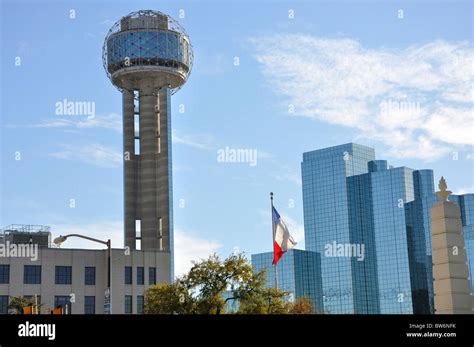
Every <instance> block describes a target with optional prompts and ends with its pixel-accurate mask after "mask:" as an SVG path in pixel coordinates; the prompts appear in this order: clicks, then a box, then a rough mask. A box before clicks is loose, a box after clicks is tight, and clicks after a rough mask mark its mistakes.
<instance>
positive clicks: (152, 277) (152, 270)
mask: <svg viewBox="0 0 474 347" xmlns="http://www.w3.org/2000/svg"><path fill="white" fill-rule="evenodd" d="M148 284H150V285H152V284H156V267H149V268H148Z"/></svg>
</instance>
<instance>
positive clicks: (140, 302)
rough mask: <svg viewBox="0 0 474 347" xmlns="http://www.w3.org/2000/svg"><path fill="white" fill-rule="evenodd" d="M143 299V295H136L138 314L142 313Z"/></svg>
mask: <svg viewBox="0 0 474 347" xmlns="http://www.w3.org/2000/svg"><path fill="white" fill-rule="evenodd" d="M144 300H145V297H144V296H143V295H138V296H137V313H138V314H143V302H144Z"/></svg>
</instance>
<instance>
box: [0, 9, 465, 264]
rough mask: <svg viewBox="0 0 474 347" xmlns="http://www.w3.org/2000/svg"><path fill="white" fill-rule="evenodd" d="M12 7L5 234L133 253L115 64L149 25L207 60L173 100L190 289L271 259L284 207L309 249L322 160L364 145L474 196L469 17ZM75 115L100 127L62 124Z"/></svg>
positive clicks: (4, 127) (6, 14)
mask: <svg viewBox="0 0 474 347" xmlns="http://www.w3.org/2000/svg"><path fill="white" fill-rule="evenodd" d="M1 3H2V7H1V30H2V33H1V47H2V49H1V72H2V73H1V75H2V79H1V94H0V95H1V150H0V151H1V178H0V179H1V201H0V203H1V215H0V224H1V225H2V226H5V225H7V224H11V223H25V224H47V225H51V226H52V231H53V234H54V235H58V234H64V233H70V232H81V233H85V234H88V235H95V236H97V237H104V238H106V237H111V238H112V239H113V242H114V246H116V247H118V246H122V242H123V241H122V199H123V195H122V167H121V133H120V131H121V130H120V128H121V125H120V124H121V123H120V122H121V118H120V117H121V116H120V113H121V96H120V93H119V92H118V91H117V90H116V89H115V88H114V87H113V86H112V84H111V83H110V81H109V80H108V79H107V77H106V75H105V72H104V70H103V67H102V57H101V54H102V53H101V50H102V44H103V40H104V37H105V35H106V33H107V31H108V29H109V28H110V27H111V26H112V24H113V23H114V22H115V21H116V20H118V19H119V18H120V17H122V16H124V15H126V14H128V13H129V12H131V11H135V10H139V9H154V10H159V11H162V12H164V13H167V14H169V15H171V16H172V17H173V18H175V19H176V20H178V21H179V22H180V23H181V24H182V25H183V27H184V28H185V29H186V30H187V32H188V34H189V36H190V38H191V42H192V44H193V46H194V55H195V60H194V68H193V71H192V74H191V76H190V78H189V80H188V82H187V83H186V85H184V87H183V88H182V89H181V90H180V91H179V92H178V93H177V94H175V95H174V96H173V97H172V114H173V135H174V146H173V181H174V182H173V183H174V224H175V233H176V236H175V238H176V243H177V245H176V247H177V249H176V252H177V259H176V264H177V270H178V272H180V271H182V270H183V269H185V268H186V266H187V264H188V263H189V260H190V259H196V258H200V257H204V256H206V255H207V254H209V253H212V252H214V251H216V252H218V253H220V254H222V255H227V254H229V253H231V252H233V251H236V250H240V251H245V252H246V253H247V254H251V253H256V252H263V251H268V250H270V249H271V239H270V238H271V234H270V233H271V225H270V211H269V192H270V191H273V192H274V193H275V204H276V207H277V208H278V210H279V211H280V213H281V215H282V216H283V218H284V219H285V220H286V222H287V224H288V225H289V227H290V231H292V232H293V233H294V234H296V235H295V236H296V238H297V239H298V241H299V246H300V247H304V240H303V213H302V193H301V179H300V162H301V159H302V153H303V152H305V151H309V150H314V149H319V148H324V147H328V146H332V145H337V144H341V143H347V142H351V141H352V142H358V143H361V144H365V145H369V146H372V147H374V148H375V149H376V155H377V157H378V158H380V159H388V160H389V162H390V163H391V164H392V165H395V166H408V167H412V168H415V169H422V168H431V169H434V170H435V177H437V178H438V177H439V176H441V175H444V176H445V177H446V178H447V181H448V185H449V187H450V189H451V190H453V191H454V192H457V193H466V192H474V187H473V163H474V162H473V151H472V144H473V143H472V142H473V138H474V136H473V134H474V129H473V116H472V102H473V92H472V83H473V80H474V72H473V67H472V61H473V56H474V54H473V46H472V38H473V37H472V35H473V34H472V17H473V6H472V3H471V2H469V1H465V2H462V1H449V2H448V1H446V2H427V1H406V2H404V1H397V2H396V3H395V2H393V1H384V2H382V1H364V2H357V3H355V2H349V1H335V2H311V3H310V2H291V3H285V2H278V3H271V2H270V1H260V2H259V1H252V2H250V1H241V2H228V3H225V4H221V3H219V2H217V1H207V2H206V1H192V2H190V1H188V2H186V1H185V2H177V1H173V2H170V1H150V2H147V1H143V2H142V1H133V2H131V1H130V2H122V1H113V2H112V1H110V2H108V1H74V2H73V1H2V2H1ZM71 10H73V11H74V12H71ZM182 10H184V18H180V13H181V14H183V11H182ZM291 10H293V12H291ZM400 10H402V12H401V11H400ZM180 11H181V12H180ZM72 13H73V14H74V17H75V18H70V17H71V14H72ZM292 13H293V14H294V16H293V18H289V17H292V16H291V14H292ZM399 17H403V18H399ZM18 58H20V60H19V59H18ZM236 58H238V59H236ZM237 60H238V65H236V64H235V63H236V61H237ZM64 99H67V100H68V101H85V102H91V103H92V102H93V103H94V104H95V117H94V118H93V119H90V118H89V117H87V116H85V115H75V116H68V115H57V114H56V113H55V110H56V103H57V102H61V101H62V100H64ZM180 105H182V106H181V109H182V108H183V106H184V112H183V113H180V112H179V111H180ZM387 105H389V106H388V111H387ZM403 105H404V106H403ZM397 106H398V109H397ZM384 107H385V108H384ZM400 108H402V109H401V110H400ZM225 147H229V148H234V149H255V150H257V153H258V160H257V165H255V166H251V165H249V163H225V162H224V163H223V162H219V161H218V160H217V152H218V151H219V150H220V149H224V148H225ZM16 159H19V160H16ZM71 199H73V200H71ZM68 242H70V243H69V244H68V246H78V247H93V246H94V245H91V244H89V243H82V242H81V241H72V240H71V241H68ZM65 246H66V245H65Z"/></svg>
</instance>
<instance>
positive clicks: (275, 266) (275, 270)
mask: <svg viewBox="0 0 474 347" xmlns="http://www.w3.org/2000/svg"><path fill="white" fill-rule="evenodd" d="M270 201H271V205H272V241H273V242H272V247H275V246H274V245H275V214H274V213H273V192H270ZM273 256H275V250H273ZM273 276H274V277H275V289H278V272H277V264H275V265H273Z"/></svg>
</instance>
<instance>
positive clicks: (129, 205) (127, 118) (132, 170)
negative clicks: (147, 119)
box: [122, 89, 138, 249]
mask: <svg viewBox="0 0 474 347" xmlns="http://www.w3.org/2000/svg"><path fill="white" fill-rule="evenodd" d="M133 100H134V96H133V92H132V91H129V90H125V89H124V90H123V91H122V113H123V160H124V165H123V167H124V169H123V186H124V217H125V218H124V240H125V246H126V247H129V248H130V249H135V247H136V246H135V244H136V230H135V218H137V208H136V202H137V187H136V184H135V183H136V180H137V178H138V177H137V160H136V157H135V134H134V132H135V129H134V128H135V127H134V118H135V115H134V101H133Z"/></svg>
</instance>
